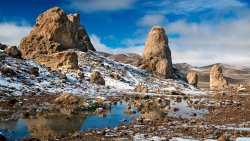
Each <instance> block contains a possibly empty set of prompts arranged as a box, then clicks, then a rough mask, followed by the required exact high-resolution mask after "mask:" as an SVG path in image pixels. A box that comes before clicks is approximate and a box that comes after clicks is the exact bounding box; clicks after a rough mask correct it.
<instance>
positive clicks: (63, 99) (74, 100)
mask: <svg viewBox="0 0 250 141" xmlns="http://www.w3.org/2000/svg"><path fill="white" fill-rule="evenodd" d="M80 100H81V98H80V97H78V96H73V95H71V94H70V93H63V94H61V95H60V96H59V97H57V98H56V99H55V100H54V104H64V105H77V104H79V102H80Z"/></svg>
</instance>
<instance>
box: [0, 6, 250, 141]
mask: <svg viewBox="0 0 250 141" xmlns="http://www.w3.org/2000/svg"><path fill="white" fill-rule="evenodd" d="M0 58H1V59H0V62H1V63H0V140H3V141H4V140H24V141H31V140H65V141H66V140H67V141H68V140H157V141H158V140H182V139H189V140H205V139H210V140H216V139H218V140H221V141H224V140H235V139H238V140H239V139H242V138H247V137H248V139H249V137H250V129H249V128H250V116H249V115H250V111H249V109H250V93H249V90H250V89H249V85H248V83H247V82H245V81H243V78H244V80H246V79H248V78H249V75H247V74H249V72H250V71H249V69H247V68H237V69H236V68H234V67H225V66H223V65H221V64H219V65H218V64H217V65H213V66H208V67H193V66H191V65H188V64H172V57H171V51H170V48H169V46H168V37H167V35H166V33H165V30H164V29H163V28H162V27H159V26H156V27H153V28H152V29H151V31H149V34H148V39H147V41H146V46H145V49H144V52H143V55H142V57H140V56H139V55H137V54H118V55H110V54H108V53H101V52H96V51H95V48H94V46H93V45H92V43H91V41H90V39H89V37H88V34H87V32H86V30H85V29H84V27H83V26H82V25H80V19H79V15H78V14H69V15H67V14H66V13H65V12H64V11H63V10H62V9H61V8H58V7H55V8H51V9H49V10H47V11H45V12H44V13H43V14H41V15H39V16H38V18H37V21H36V24H35V25H34V27H33V29H32V31H31V32H30V33H29V34H28V35H27V36H26V37H24V38H23V39H22V40H21V43H20V45H19V46H18V47H16V46H7V45H4V44H0ZM212 67H213V69H212ZM241 76H242V81H241V79H238V78H237V80H238V81H236V77H241ZM243 76H245V77H243ZM229 77H230V78H231V80H230V79H229V80H228V78H229ZM211 80H212V81H211ZM232 80H234V83H233V84H238V85H236V86H235V85H233V86H230V84H231V82H232ZM239 82H240V83H239ZM241 82H242V83H241ZM240 84H242V85H240ZM197 86H198V87H197ZM203 86H204V87H203ZM199 87H201V88H203V89H200V88H199ZM210 88H211V89H210Z"/></svg>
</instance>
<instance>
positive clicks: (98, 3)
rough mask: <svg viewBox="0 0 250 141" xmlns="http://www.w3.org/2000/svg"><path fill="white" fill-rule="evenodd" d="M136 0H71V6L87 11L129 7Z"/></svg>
mask: <svg viewBox="0 0 250 141" xmlns="http://www.w3.org/2000/svg"><path fill="white" fill-rule="evenodd" d="M134 2H135V0H70V1H69V7H70V8H75V9H78V10H80V11H82V12H85V13H91V12H96V11H116V10H124V9H129V8H131V7H132V6H133V4H134Z"/></svg>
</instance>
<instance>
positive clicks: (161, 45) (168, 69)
mask: <svg viewBox="0 0 250 141" xmlns="http://www.w3.org/2000/svg"><path fill="white" fill-rule="evenodd" d="M135 65H136V66H138V67H140V68H141V69H145V70H148V71H150V72H152V73H154V74H156V75H158V76H160V77H162V78H172V77H173V67H172V59H171V51H170V49H169V46H168V38H167V36H166V34H165V30H164V28H162V27H160V26H155V27H153V28H152V29H151V31H150V32H149V33H148V38H147V41H146V44H145V49H144V51H143V54H142V59H141V60H139V61H137V62H135Z"/></svg>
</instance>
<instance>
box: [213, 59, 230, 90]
mask: <svg viewBox="0 0 250 141" xmlns="http://www.w3.org/2000/svg"><path fill="white" fill-rule="evenodd" d="M228 87H229V86H228V82H227V80H226V79H225V78H224V77H223V73H222V68H221V67H220V66H219V65H217V64H216V65H214V66H213V67H212V69H211V72H210V89H211V90H221V89H226V88H228Z"/></svg>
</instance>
